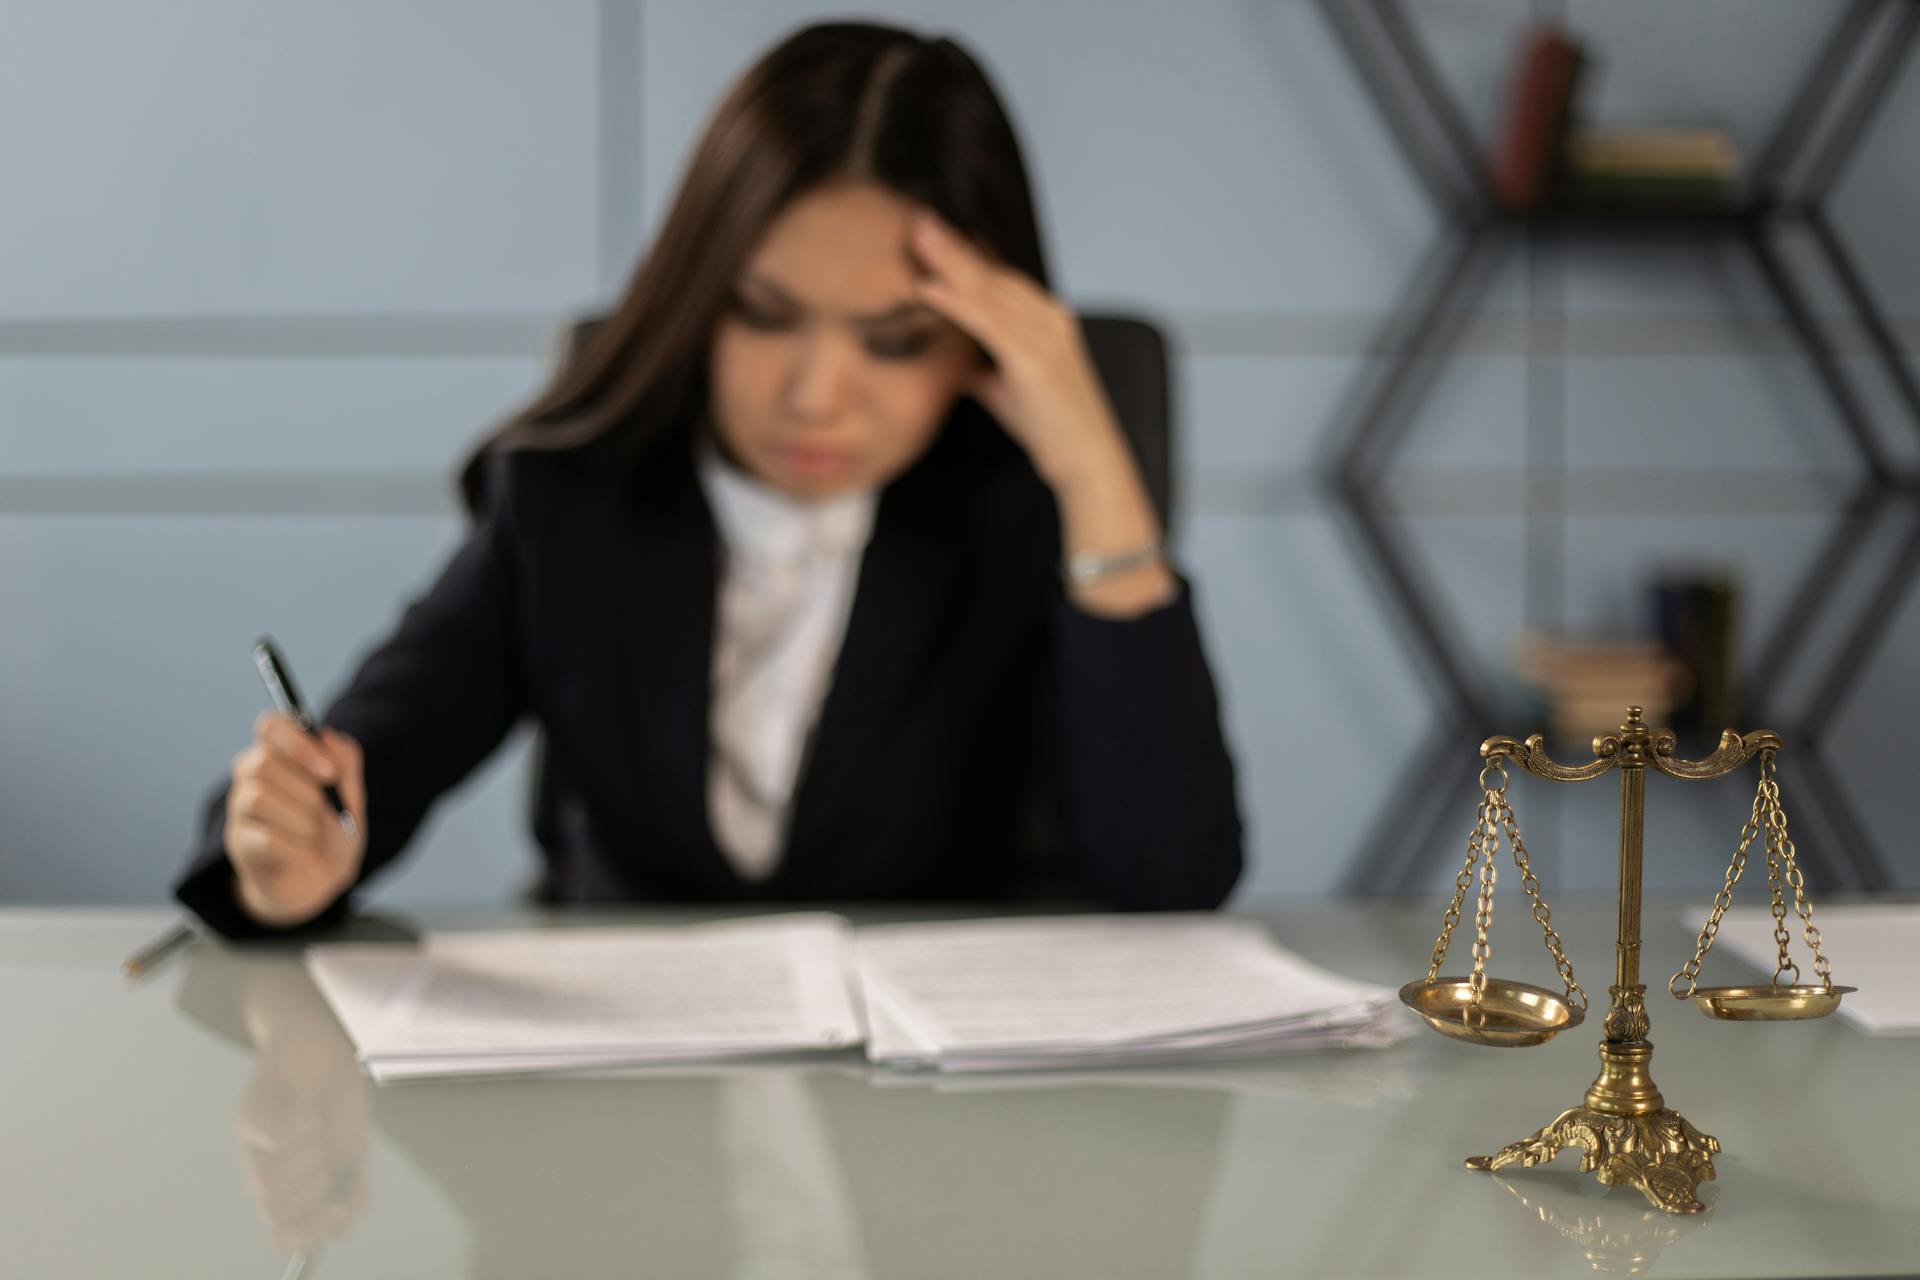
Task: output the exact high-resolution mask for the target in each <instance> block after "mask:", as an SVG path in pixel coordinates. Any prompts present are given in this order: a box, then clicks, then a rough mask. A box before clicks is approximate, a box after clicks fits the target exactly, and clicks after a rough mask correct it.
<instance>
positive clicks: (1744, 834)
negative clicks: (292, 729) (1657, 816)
mask: <svg viewBox="0 0 1920 1280" xmlns="http://www.w3.org/2000/svg"><path fill="white" fill-rule="evenodd" d="M1770 758H1771V753H1769V754H1768V755H1767V756H1764V757H1762V762H1761V766H1760V788H1759V790H1758V791H1756V792H1755V793H1754V796H1753V811H1752V813H1750V814H1749V815H1748V817H1747V823H1746V825H1745V826H1743V827H1741V828H1740V847H1739V848H1737V849H1735V850H1734V851H1733V861H1732V862H1730V863H1728V864H1727V878H1726V883H1725V884H1723V885H1721V886H1720V892H1719V893H1717V894H1715V895H1714V899H1713V910H1712V911H1711V912H1709V913H1708V915H1707V923H1706V925H1705V926H1704V927H1703V928H1702V929H1701V930H1700V940H1699V941H1698V942H1697V943H1696V944H1695V945H1694V948H1693V959H1691V960H1689V961H1687V962H1686V963H1685V964H1683V965H1681V966H1680V971H1679V972H1678V973H1676V974H1674V975H1673V977H1671V978H1669V979H1668V980H1667V994H1669V995H1671V996H1672V997H1673V998H1674V999H1676V1000H1685V999H1686V998H1687V997H1688V996H1690V995H1692V994H1693V992H1694V988H1695V987H1696V986H1697V985H1698V980H1699V977H1700V966H1701V965H1702V964H1704V963H1706V959H1707V952H1709V951H1711V950H1713V940H1714V938H1715V937H1717V936H1719V933H1720V918H1721V917H1722V916H1724V915H1726V914H1727V908H1729V907H1731V906H1732V905H1733V887H1734V886H1735V885H1737V884H1739V883H1740V876H1741V874H1742V873H1743V872H1745V871H1746V869H1747V850H1749V849H1751V848H1752V847H1753V842H1754V840H1756V839H1757V838H1759V835H1760V833H1761V831H1763V830H1764V829H1765V828H1766V825H1767V813H1768V811H1769V809H1770V807H1771V806H1770V805H1769V804H1768V800H1767V769H1766V760H1767V759H1770ZM1771 844H1772V842H1771V841H1769V842H1768V845H1769V848H1771ZM1682 981H1685V982H1686V984H1687V986H1686V990H1684V991H1682V990H1681V989H1680V983H1681V982H1682Z"/></svg>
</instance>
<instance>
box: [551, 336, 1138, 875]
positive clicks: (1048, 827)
mask: <svg viewBox="0 0 1920 1280" xmlns="http://www.w3.org/2000/svg"><path fill="white" fill-rule="evenodd" d="M604 320H605V318H604V317H602V316H590V317H588V318H586V319H583V320H580V321H578V322H576V323H575V324H574V325H572V326H571V327H570V328H569V329H568V330H567V331H566V333H565V335H564V336H563V338H562V340H561V342H560V344H559V346H560V357H559V358H560V360H561V361H562V362H565V361H566V360H568V359H570V358H572V356H573V355H574V354H575V353H577V352H579V351H580V349H581V348H582V347H583V346H584V344H585V342H586V340H587V338H588V337H589V336H591V335H592V333H593V331H594V330H595V329H596V328H598V327H599V326H600V325H601V324H602V323H604ZM1080 329H1081V332H1082V333H1083V334H1084V335H1085V338H1086V343H1087V351H1088V354H1089V355H1090V356H1091V357H1092V358H1093V364H1094V369H1095V370H1096V371H1097V372H1098V373H1099V375H1100V381H1101V383H1102V385H1103V386H1105V388H1106V391H1107V398H1108V399H1109V400H1110V401H1111V402H1112V403H1113V411H1114V414H1115V416H1116V417H1118V418H1119V420H1120V429H1121V431H1122V432H1123V433H1125V435H1126V438H1127V443H1128V444H1129V445H1130V446H1131V447H1132V449H1133V454H1134V459H1135V461H1136V462H1137V463H1138V464H1139V466H1140V472H1141V477H1142V478H1143V479H1144V480H1145V482H1146V486H1147V496H1148V497H1149V498H1150V499H1151V500H1152V502H1153V506H1154V510H1155V511H1156V512H1157V513H1158V514H1159V516H1160V525H1161V527H1162V528H1168V527H1170V519H1171V512H1172V502H1173V397H1172V379H1171V378H1170V377H1169V373H1168V365H1167V343H1166V339H1165V338H1164V337H1163V336H1162V334H1161V332H1160V330H1159V329H1158V328H1157V327H1156V326H1155V325H1153V324H1152V323H1151V322H1149V321H1146V320H1142V319H1138V318H1135V317H1130V316H1112V315H1085V316H1082V317H1081V318H1080ZM561 774H562V771H561V770H559V769H558V768H556V767H554V765H553V764H552V761H551V759H550V757H549V756H548V754H547V750H546V742H545V739H544V738H537V739H536V740H535V742H534V757H533V795H532V802H533V807H532V815H533V835H534V839H536V840H537V841H539V842H540V846H541V848H542V849H544V850H549V851H558V850H565V849H567V848H568V847H569V846H575V847H577V842H578V841H579V840H580V839H581V838H582V836H583V834H584V823H583V822H582V814H581V813H580V808H579V803H578V800H577V798H576V796H575V795H574V792H573V789H572V788H571V786H570V785H569V783H568V781H567V779H566V778H564V777H563V776H561ZM1029 827H1030V828H1031V831H1032V835H1031V836H1030V840H1031V842H1032V843H1033V844H1035V845H1036V846H1056V845H1057V844H1058V841H1057V839H1055V838H1054V833H1053V823H1052V822H1051V820H1050V818H1049V817H1048V816H1046V815H1044V814H1042V813H1041V812H1039V810H1038V808H1037V806H1036V807H1035V812H1034V816H1033V818H1032V820H1031V821H1030V822H1029ZM570 832H573V833H574V834H573V836H572V838H570V836H569V833H570ZM1063 853H1064V851H1061V850H1058V849H1057V848H1053V849H1051V855H1063ZM1057 860H1058V859H1057V858H1056V857H1055V856H1049V857H1048V858H1047V862H1048V864H1049V868H1048V869H1043V870H1042V871H1040V873H1039V879H1038V880H1037V881H1036V886H1037V891H1039V892H1046V891H1047V890H1048V889H1049V888H1050V887H1051V884H1052V880H1053V879H1054V878H1055V877H1054V876H1053V875H1051V874H1050V872H1051V871H1052V870H1055V869H1057V868H1056V867H1055V865H1054V864H1056V862H1057ZM551 889H552V886H550V885H548V884H547V883H545V882H544V881H542V882H540V883H538V884H536V885H535V886H534V889H533V891H532V895H531V896H533V897H534V898H535V899H536V900H539V901H552V900H554V895H553V894H552V892H551Z"/></svg>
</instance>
